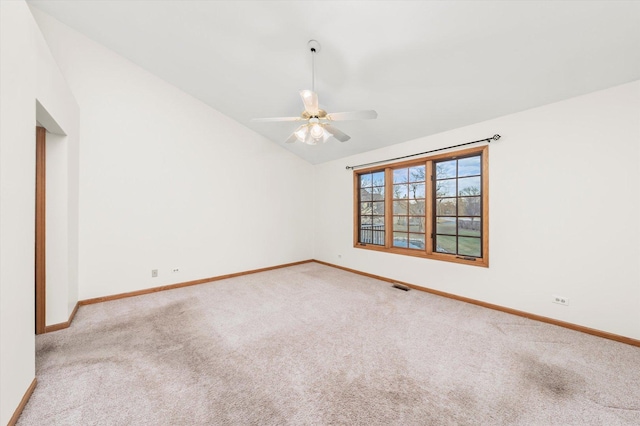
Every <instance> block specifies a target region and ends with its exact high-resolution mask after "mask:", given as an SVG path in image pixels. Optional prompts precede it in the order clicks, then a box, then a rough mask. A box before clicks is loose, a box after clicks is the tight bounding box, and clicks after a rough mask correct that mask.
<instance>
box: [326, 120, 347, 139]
mask: <svg viewBox="0 0 640 426" xmlns="http://www.w3.org/2000/svg"><path fill="white" fill-rule="evenodd" d="M322 127H323V128H324V129H325V130H326V131H327V132H329V133H330V134H331V136H333V137H334V138H336V139H338V140H339V141H340V142H346V141H348V140H349V139H351V136H349V135H347V134H346V133H344V132H341V131H340V130H338V129H336V128H335V127H333V126H332V125H331V124H324V125H323V126H322Z"/></svg>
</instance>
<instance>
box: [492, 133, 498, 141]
mask: <svg viewBox="0 0 640 426" xmlns="http://www.w3.org/2000/svg"><path fill="white" fill-rule="evenodd" d="M491 139H493V140H494V141H497V140H498V139H500V135H499V134H497V133H496V134H495V135H493V137H492V138H491Z"/></svg>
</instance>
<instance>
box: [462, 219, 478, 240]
mask: <svg viewBox="0 0 640 426" xmlns="http://www.w3.org/2000/svg"><path fill="white" fill-rule="evenodd" d="M481 228H482V221H481V220H480V219H479V218H475V217H461V218H460V219H458V235H471V236H474V237H479V236H480V229H481Z"/></svg>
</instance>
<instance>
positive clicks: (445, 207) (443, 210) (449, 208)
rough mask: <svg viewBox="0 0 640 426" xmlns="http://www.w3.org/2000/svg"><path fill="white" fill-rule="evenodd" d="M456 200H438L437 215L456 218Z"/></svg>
mask: <svg viewBox="0 0 640 426" xmlns="http://www.w3.org/2000/svg"><path fill="white" fill-rule="evenodd" d="M456 201H457V199H456V198H437V199H436V215H438V216H455V215H456V212H457V211H458V209H457V208H456V205H457V204H456Z"/></svg>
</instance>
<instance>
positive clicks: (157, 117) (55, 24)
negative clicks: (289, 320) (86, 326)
mask: <svg viewBox="0 0 640 426" xmlns="http://www.w3.org/2000/svg"><path fill="white" fill-rule="evenodd" d="M33 12H34V16H35V17H36V20H37V21H38V24H39V26H40V28H41V30H42V31H43V33H44V34H45V37H46V39H47V42H48V44H49V46H50V48H51V51H52V52H53V55H54V57H55V58H56V61H57V63H58V64H59V65H60V68H61V69H62V72H63V74H64V76H65V78H66V80H67V81H68V83H69V85H70V87H71V89H72V91H73V93H74V95H75V97H76V99H77V100H78V103H79V104H80V108H81V111H82V123H81V134H82V149H81V151H80V165H81V166H80V217H79V221H80V237H79V238H80V250H81V252H80V295H79V297H80V299H87V298H93V297H99V296H105V295H112V294H117V293H122V292H129V291H134V290H138V289H146V288H149V287H155V286H160V285H166V284H171V283H177V282H184V281H189V280H195V279H201V278H207V277H212V276H216V275H221V274H227V273H233V272H239V271H245V270H250V269H256V268H262V267H267V266H273V265H278V264H283V263H289V262H295V261H300V260H306V259H310V258H312V257H313V241H312V238H313V231H312V229H311V227H312V226H313V221H312V219H311V217H312V214H313V212H312V209H311V206H312V193H311V191H312V189H313V184H312V178H313V172H312V170H313V168H312V166H311V165H309V164H308V163H306V162H305V161H303V160H301V159H299V158H298V157H295V156H294V155H293V154H291V153H289V152H287V151H285V150H283V149H282V148H280V147H278V146H277V145H275V144H273V143H272V142H270V141H268V140H266V139H265V138H263V137H262V136H259V135H257V134H256V133H254V132H252V131H251V130H249V129H247V128H246V127H244V126H242V125H240V124H239V123H237V122H235V121H233V120H231V119H229V118H228V117H226V116H224V115H223V114H221V113H219V112H218V111H216V110H214V109H212V108H210V107H209V106H207V105H205V104H203V103H202V102H200V101H198V100H196V99H194V98H192V97H190V96H188V95H186V94H185V93H183V92H181V91H180V90H178V89H177V88H175V87H173V86H171V85H169V84H167V83H166V82H164V81H163V80H161V79H159V78H158V77H156V76H154V75H152V74H150V73H148V72H146V71H144V70H143V69H141V68H139V67H138V66H136V65H134V64H133V63H131V62H130V61H128V60H126V59H124V58H123V57H121V56H119V55H117V54H115V53H113V52H112V51H110V50H108V49H106V48H104V47H103V46H101V45H99V44H97V43H95V42H93V41H91V40H89V39H87V38H86V37H84V36H82V35H80V34H79V33H77V32H76V31H74V30H72V29H70V28H69V27H67V26H65V25H63V24H61V23H60V22H59V21H57V20H55V19H53V18H51V17H50V16H48V15H46V14H44V13H42V12H40V11H38V10H37V9H34V10H33ZM242 101H243V100H242V99H239V102H242ZM173 268H179V269H180V272H178V273H172V272H171V270H172V269H173ZM152 269H158V270H159V277H157V278H152V277H151V270H152Z"/></svg>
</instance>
